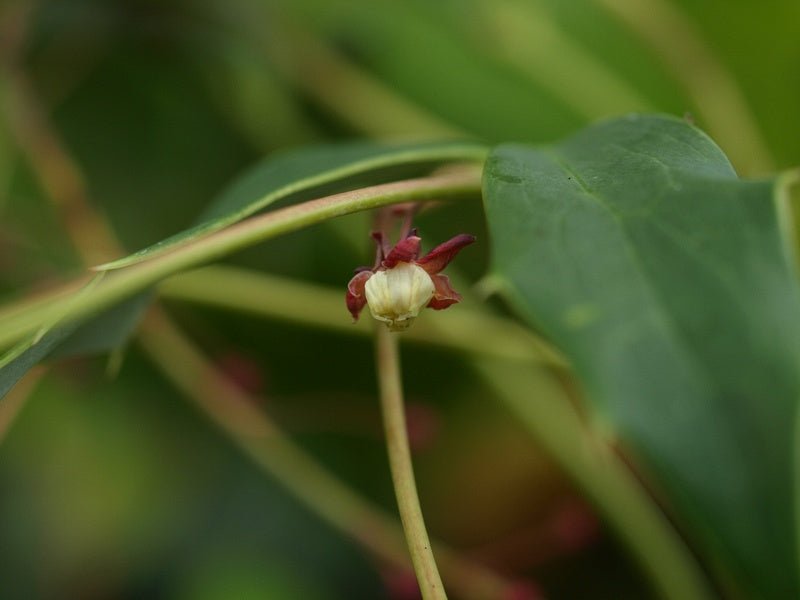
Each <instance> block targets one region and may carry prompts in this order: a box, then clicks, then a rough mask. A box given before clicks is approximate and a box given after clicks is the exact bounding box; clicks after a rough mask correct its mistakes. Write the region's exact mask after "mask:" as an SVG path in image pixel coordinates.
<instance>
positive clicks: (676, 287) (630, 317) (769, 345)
mask: <svg viewBox="0 0 800 600" xmlns="http://www.w3.org/2000/svg"><path fill="white" fill-rule="evenodd" d="M484 196H485V203H486V210H487V216H488V220H489V226H490V231H491V234H492V239H493V240H492V241H493V250H494V271H495V276H496V277H497V278H499V279H500V280H501V281H503V282H504V283H503V285H504V291H505V292H506V294H507V296H508V298H509V299H510V301H511V302H512V303H513V305H514V306H515V307H516V308H517V309H518V310H519V312H520V313H521V314H522V316H523V317H525V318H526V319H527V320H528V321H529V322H530V323H531V324H533V325H536V326H538V327H540V328H541V329H542V330H543V331H544V332H545V333H546V334H547V335H548V336H549V337H551V338H552V340H553V341H554V342H555V343H556V344H557V345H558V346H559V347H560V348H561V349H562V350H563V351H564V352H565V353H566V354H567V356H568V357H569V358H570V360H571V361H572V363H573V364H574V366H575V369H576V372H577V374H578V377H579V379H580V382H581V384H582V386H583V388H584V390H585V392H586V396H587V399H588V401H589V402H590V403H591V405H592V407H593V408H594V409H595V410H594V412H595V415H596V418H597V421H598V422H599V423H600V424H601V425H602V426H603V427H604V428H606V429H607V430H608V431H609V432H610V433H613V434H614V435H615V436H616V438H617V439H618V440H619V442H620V443H621V445H622V447H623V449H625V450H628V451H630V453H631V454H632V458H633V459H634V461H635V462H636V464H638V465H639V466H640V467H641V468H642V469H643V472H644V475H645V477H646V478H647V479H648V480H649V481H650V482H651V483H652V484H653V485H654V489H656V490H658V491H659V492H660V493H662V494H663V496H664V497H665V499H666V501H667V506H668V507H669V508H670V509H671V510H672V511H673V512H674V514H675V515H676V517H677V518H678V521H679V522H680V524H681V525H682V526H683V527H684V528H685V529H686V533H687V535H688V536H689V537H690V539H691V541H692V542H693V543H694V544H695V545H696V546H697V547H698V549H699V550H700V551H701V552H702V553H703V555H704V556H705V557H706V559H707V560H708V562H709V564H713V565H722V566H723V569H724V576H726V577H731V578H733V579H735V580H737V581H738V583H739V585H740V586H741V587H742V588H743V589H745V590H746V591H747V592H749V594H751V595H752V596H754V597H763V598H791V597H798V595H800V587H799V586H798V569H797V558H796V557H797V548H796V540H795V536H794V531H795V526H794V518H795V517H794V499H793V495H794V489H793V488H794V483H793V479H794V475H793V473H794V468H793V462H792V455H793V451H792V447H793V428H794V422H795V413H796V410H797V399H798V394H800V379H799V378H798V364H800V363H799V362H798V359H800V321H799V320H798V319H800V293H799V291H798V286H797V282H796V279H795V277H794V273H793V271H792V265H791V264H790V259H789V257H788V254H787V248H788V246H787V245H786V244H784V241H783V239H782V237H781V231H780V223H779V219H780V218H779V214H778V210H776V198H777V196H778V184H777V183H776V181H772V180H762V181H743V180H740V179H738V178H737V176H736V174H735V173H734V171H733V169H732V168H731V166H730V163H729V162H728V160H727V158H726V157H725V156H724V155H723V154H722V152H721V151H720V150H719V148H717V147H716V145H715V144H714V143H713V142H712V141H711V140H710V139H709V138H708V137H707V136H705V135H704V134H703V133H702V132H700V131H698V130H697V129H695V128H694V127H691V126H690V125H688V124H686V123H684V122H682V121H679V120H676V119H671V118H667V117H639V116H630V117H626V118H623V119H618V120H613V121H608V122H604V123H601V124H599V125H596V126H594V127H591V128H589V129H586V130H584V131H583V132H581V133H579V134H578V135H576V136H574V137H572V138H570V139H568V140H566V141H565V142H563V143H561V144H558V145H556V146H550V147H530V146H520V145H506V146H501V147H499V148H497V149H496V150H495V151H493V152H492V154H491V155H490V157H489V159H488V162H487V166H486V170H485V173H484Z"/></svg>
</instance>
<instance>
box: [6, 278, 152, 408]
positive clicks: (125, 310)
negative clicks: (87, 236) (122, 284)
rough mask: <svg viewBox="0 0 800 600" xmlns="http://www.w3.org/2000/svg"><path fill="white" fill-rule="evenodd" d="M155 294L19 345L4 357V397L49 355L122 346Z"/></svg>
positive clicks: (127, 302)
mask: <svg viewBox="0 0 800 600" xmlns="http://www.w3.org/2000/svg"><path fill="white" fill-rule="evenodd" d="M152 297H153V294H152V293H150V292H143V293H141V294H137V295H136V296H133V297H132V298H129V299H128V300H126V301H124V302H122V303H120V304H118V305H116V306H114V307H112V308H110V309H109V310H106V311H104V312H102V313H100V314H99V315H97V316H96V317H94V318H92V319H89V320H88V321H86V322H85V323H83V324H80V323H68V324H66V325H64V326H62V327H58V328H56V329H53V330H51V331H48V332H47V333H45V334H44V335H43V336H42V337H41V339H38V340H36V339H35V338H34V340H35V341H33V340H26V341H24V342H22V343H20V344H18V345H17V346H15V347H14V348H12V349H11V350H10V351H9V352H8V353H7V354H6V355H5V356H3V357H0V398H2V397H3V396H5V395H6V394H7V393H8V392H9V390H11V388H12V387H14V385H15V384H16V383H17V382H18V381H19V380H20V379H21V378H22V377H23V376H24V375H25V373H27V372H28V371H29V370H30V369H32V368H33V367H35V366H36V365H37V364H39V363H40V362H42V361H43V360H45V359H46V358H48V357H54V358H64V357H68V356H78V355H83V354H99V353H102V352H108V351H110V350H113V349H114V348H117V347H119V346H121V345H122V344H124V343H125V341H126V340H127V339H128V338H129V337H130V335H131V333H132V332H133V330H134V329H135V328H136V325H137V324H138V323H139V320H140V319H141V317H142V314H143V313H144V311H145V309H146V308H147V306H148V305H149V304H150V301H151V300H152ZM37 337H38V336H37Z"/></svg>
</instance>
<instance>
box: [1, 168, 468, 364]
mask: <svg viewBox="0 0 800 600" xmlns="http://www.w3.org/2000/svg"><path fill="white" fill-rule="evenodd" d="M480 185H481V177H480V168H478V167H475V168H465V169H463V170H461V171H459V172H449V173H446V174H441V175H434V176H430V177H424V178H419V179H410V180H406V181H399V182H394V183H387V184H383V185H377V186H372V187H368V188H362V189H359V190H355V191H352V192H344V193H341V194H335V195H333V196H328V197H325V198H320V199H318V200H311V201H309V202H304V203H302V204H298V205H294V206H289V207H287V208H283V209H279V210H275V211H272V212H269V213H266V214H264V215H259V216H256V217H253V218H251V219H248V220H246V221H242V222H240V223H237V224H235V225H232V226H231V227H229V228H227V229H225V230H222V231H218V232H215V233H212V234H209V235H208V236H206V237H203V238H200V239H198V240H196V241H193V242H190V243H188V244H187V245H185V246H181V247H179V248H176V249H175V250H174V251H172V252H170V253H168V254H164V255H161V256H158V257H156V258H154V259H152V260H150V261H146V262H143V263H139V264H136V265H133V266H131V267H128V268H125V269H120V270H118V271H113V272H111V273H109V275H108V276H107V277H106V278H105V279H104V280H103V281H102V282H100V283H99V284H97V286H96V287H95V288H94V289H93V290H92V293H91V294H87V295H85V296H82V297H81V298H80V301H79V302H74V303H71V305H70V306H69V310H68V311H64V309H63V307H58V306H46V307H43V308H42V309H40V310H39V311H38V312H37V314H36V315H35V317H36V318H35V319H31V318H29V317H25V318H21V319H17V318H14V316H11V317H9V318H8V319H6V320H2V321H0V348H4V347H8V346H9V345H10V344H12V343H14V342H17V341H19V340H20V339H23V338H25V337H26V336H29V335H31V334H32V333H34V332H35V331H36V330H37V329H38V328H39V327H41V326H42V325H44V324H47V323H48V322H49V320H50V319H52V318H53V317H54V316H58V317H59V318H62V319H64V320H65V321H66V320H76V319H81V318H85V317H87V316H89V315H91V314H93V313H96V312H98V311H101V310H103V309H104V308H108V307H110V306H113V305H114V304H115V303H117V302H120V301H122V300H124V299H125V298H127V297H129V296H132V295H134V294H135V293H137V292H139V291H142V290H145V289H147V288H149V287H150V286H152V285H154V284H156V283H158V282H159V281H161V280H162V279H164V278H166V277H168V276H170V275H173V274H175V273H178V272H180V271H184V270H186V269H190V268H193V267H197V266H200V265H202V264H205V263H208V262H211V261H214V260H217V259H219V258H222V257H223V256H226V255H228V254H231V253H233V252H236V251H237V250H241V249H243V248H246V247H248V246H252V245H254V244H257V243H259V242H262V241H264V240H267V239H270V238H272V237H276V236H279V235H283V234H286V233H290V232H293V231H297V230H299V229H302V228H304V227H308V226H310V225H314V224H316V223H320V222H322V221H325V220H327V219H332V218H334V217H339V216H342V215H346V214H350V213H354V212H358V211H362V210H369V209H373V208H378V207H381V206H387V205H390V204H397V203H400V202H408V201H417V202H424V201H428V200H432V199H434V198H435V199H437V200H441V199H455V198H465V197H474V198H477V197H479V195H480ZM17 316H19V315H17Z"/></svg>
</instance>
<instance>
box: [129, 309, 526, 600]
mask: <svg viewBox="0 0 800 600" xmlns="http://www.w3.org/2000/svg"><path fill="white" fill-rule="evenodd" d="M139 342H140V343H141V344H142V346H143V347H144V348H145V350H146V351H147V353H148V355H149V356H150V358H151V359H152V360H153V362H154V364H155V366H156V367H157V368H158V369H159V370H160V371H161V372H162V373H163V374H164V375H165V376H166V378H167V379H168V380H169V381H171V382H172V383H173V384H174V385H175V386H176V387H177V388H178V389H180V390H181V391H182V392H183V393H184V394H185V395H186V396H187V398H189V399H190V400H191V401H192V402H194V404H195V405H197V407H198V408H199V409H200V410H201V411H202V412H203V413H205V414H206V415H207V416H208V418H209V419H210V420H211V421H212V422H213V423H214V424H215V425H216V426H217V427H219V428H220V429H222V430H223V431H224V432H225V433H226V434H227V435H228V437H229V438H230V439H231V440H232V441H233V442H234V443H235V444H236V445H237V446H239V447H240V448H241V449H242V450H243V451H244V452H245V453H246V454H247V455H248V456H249V457H250V458H251V459H252V460H253V461H254V462H255V463H256V464H257V465H258V466H259V467H261V468H262V469H264V470H265V471H266V472H268V473H269V474H271V475H272V476H273V477H275V479H276V480H278V481H279V482H280V483H281V485H283V486H284V487H286V488H287V489H288V490H289V491H290V492H291V493H292V494H293V495H294V496H295V497H296V498H297V499H298V500H300V501H301V502H302V503H303V504H304V505H305V506H306V507H308V508H309V509H310V510H311V511H312V512H314V513H315V514H317V515H318V516H319V517H321V518H322V519H324V520H325V521H327V522H328V523H330V524H331V525H332V526H334V527H335V528H336V529H338V530H339V531H341V532H342V533H344V534H346V535H348V536H351V537H353V538H354V539H355V540H357V541H358V542H359V543H360V544H362V545H363V546H364V547H366V548H368V549H369V550H370V551H372V552H373V553H375V555H376V556H378V557H380V558H381V559H383V560H385V561H387V562H388V563H389V564H392V565H394V566H395V567H397V568H401V569H407V568H409V560H408V555H407V553H406V550H405V548H404V544H403V534H402V531H401V530H400V528H399V527H398V525H397V522H396V521H395V520H394V519H393V518H392V517H391V516H389V515H388V514H387V513H385V512H384V511H383V510H382V509H380V508H377V507H376V506H374V505H373V504H371V503H370V502H369V501H368V500H366V499H365V498H363V497H362V496H360V495H359V494H358V493H356V492H355V491H353V490H352V489H351V488H350V487H348V486H347V485H346V484H345V483H343V482H342V481H341V480H339V479H338V478H337V477H336V476H335V475H334V474H332V473H331V472H329V471H328V470H327V469H325V467H323V466H322V465H320V464H319V463H318V462H317V461H316V460H315V459H314V458H313V457H312V456H310V455H309V454H307V453H306V452H305V451H304V450H303V449H302V448H301V447H299V446H298V445H297V444H295V443H294V442H293V441H292V440H291V438H289V437H287V436H286V435H285V434H284V433H283V432H282V431H281V430H280V429H279V428H278V427H277V426H276V425H275V424H274V423H273V422H272V421H271V420H270V418H269V417H268V416H267V415H266V414H265V413H264V412H262V411H261V410H259V409H258V408H257V402H256V401H255V400H254V399H253V398H251V397H249V396H248V395H247V394H245V393H244V392H242V391H241V389H240V388H239V387H237V386H235V385H233V384H231V383H230V382H229V381H228V380H227V378H226V377H225V376H224V375H222V374H221V373H220V372H219V371H218V370H217V369H216V368H215V367H214V366H213V365H212V364H211V363H209V362H208V360H207V359H206V358H205V357H204V356H203V355H202V354H200V352H199V351H198V350H197V349H196V348H195V347H194V345H193V344H192V342H191V341H190V340H188V339H187V338H186V337H185V336H184V335H183V334H182V333H181V332H180V331H179V330H178V329H177V328H176V327H175V326H174V325H173V324H172V323H171V322H170V320H169V319H168V318H167V317H166V315H164V313H163V312H161V311H160V310H158V309H156V310H153V311H151V313H150V314H149V315H148V317H147V318H146V319H145V321H144V323H143V326H142V328H141V330H140V333H139ZM436 551H437V553H438V554H440V556H441V557H442V572H443V573H444V575H445V577H446V578H447V580H448V582H449V585H450V586H452V587H453V589H455V590H457V591H458V593H459V597H463V598H466V599H469V600H489V599H499V598H505V597H508V594H509V590H510V589H511V584H510V583H509V582H507V581H505V580H504V579H503V578H501V577H500V576H498V575H496V574H495V573H493V572H492V571H489V570H488V569H486V568H485V567H483V566H482V565H479V564H476V563H473V562H471V561H468V560H465V559H463V558H462V557H460V556H459V555H457V554H455V553H454V552H453V551H451V550H449V549H448V548H446V547H442V546H439V545H437V547H436Z"/></svg>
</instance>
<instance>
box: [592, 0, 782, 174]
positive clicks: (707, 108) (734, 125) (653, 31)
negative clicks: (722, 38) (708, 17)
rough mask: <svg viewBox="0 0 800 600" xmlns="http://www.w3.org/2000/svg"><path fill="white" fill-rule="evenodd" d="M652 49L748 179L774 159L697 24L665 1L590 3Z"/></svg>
mask: <svg viewBox="0 0 800 600" xmlns="http://www.w3.org/2000/svg"><path fill="white" fill-rule="evenodd" d="M594 1H595V2H597V3H598V4H599V5H601V6H603V7H604V8H605V9H606V10H607V11H608V12H610V13H611V14H613V15H615V16H616V17H617V18H618V19H619V20H620V21H622V22H624V23H625V24H627V25H628V26H629V27H630V28H631V29H632V30H633V31H634V32H635V33H636V34H638V35H639V36H640V37H641V38H642V39H643V40H645V41H646V42H647V43H649V44H650V46H652V48H653V49H654V50H655V51H656V52H657V54H658V56H659V58H660V59H661V60H662V61H663V62H664V64H665V65H666V67H667V68H668V69H669V71H670V72H671V74H672V76H673V77H674V78H675V79H676V80H677V81H678V82H680V83H681V84H682V85H683V86H684V88H685V89H686V92H687V93H688V95H689V96H690V98H691V99H692V102H694V105H695V106H696V107H697V111H698V113H699V116H700V117H701V121H702V123H703V125H704V126H705V127H707V128H708V132H709V133H710V134H711V137H713V138H714V139H715V140H716V141H717V142H718V143H719V145H720V146H722V148H723V149H724V150H725V152H726V153H727V154H728V156H730V157H731V159H732V162H733V163H734V164H735V165H736V166H737V167H738V168H739V169H741V171H742V172H743V173H745V174H747V175H756V174H765V173H769V172H770V171H771V170H772V169H773V168H774V162H775V161H774V158H773V157H772V153H771V152H770V150H769V146H768V144H767V142H766V140H765V139H764V136H763V133H762V131H761V128H760V127H759V124H758V121H757V119H756V118H755V116H754V115H753V112H752V110H751V108H750V106H749V105H748V103H747V99H746V98H745V95H744V93H743V92H742V90H741V88H740V86H739V83H738V82H737V81H736V77H734V76H733V75H732V74H731V73H730V71H728V69H727V68H726V67H725V65H724V64H723V63H722V61H720V60H719V58H718V57H717V56H716V54H715V53H714V51H713V49H712V48H711V47H710V46H709V45H708V43H707V42H706V40H705V39H704V36H703V33H702V32H701V31H699V30H698V28H697V26H696V25H695V23H693V22H692V20H691V19H690V18H689V17H687V16H686V15H685V14H684V13H683V12H682V11H681V9H680V3H678V2H670V1H669V0H594Z"/></svg>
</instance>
